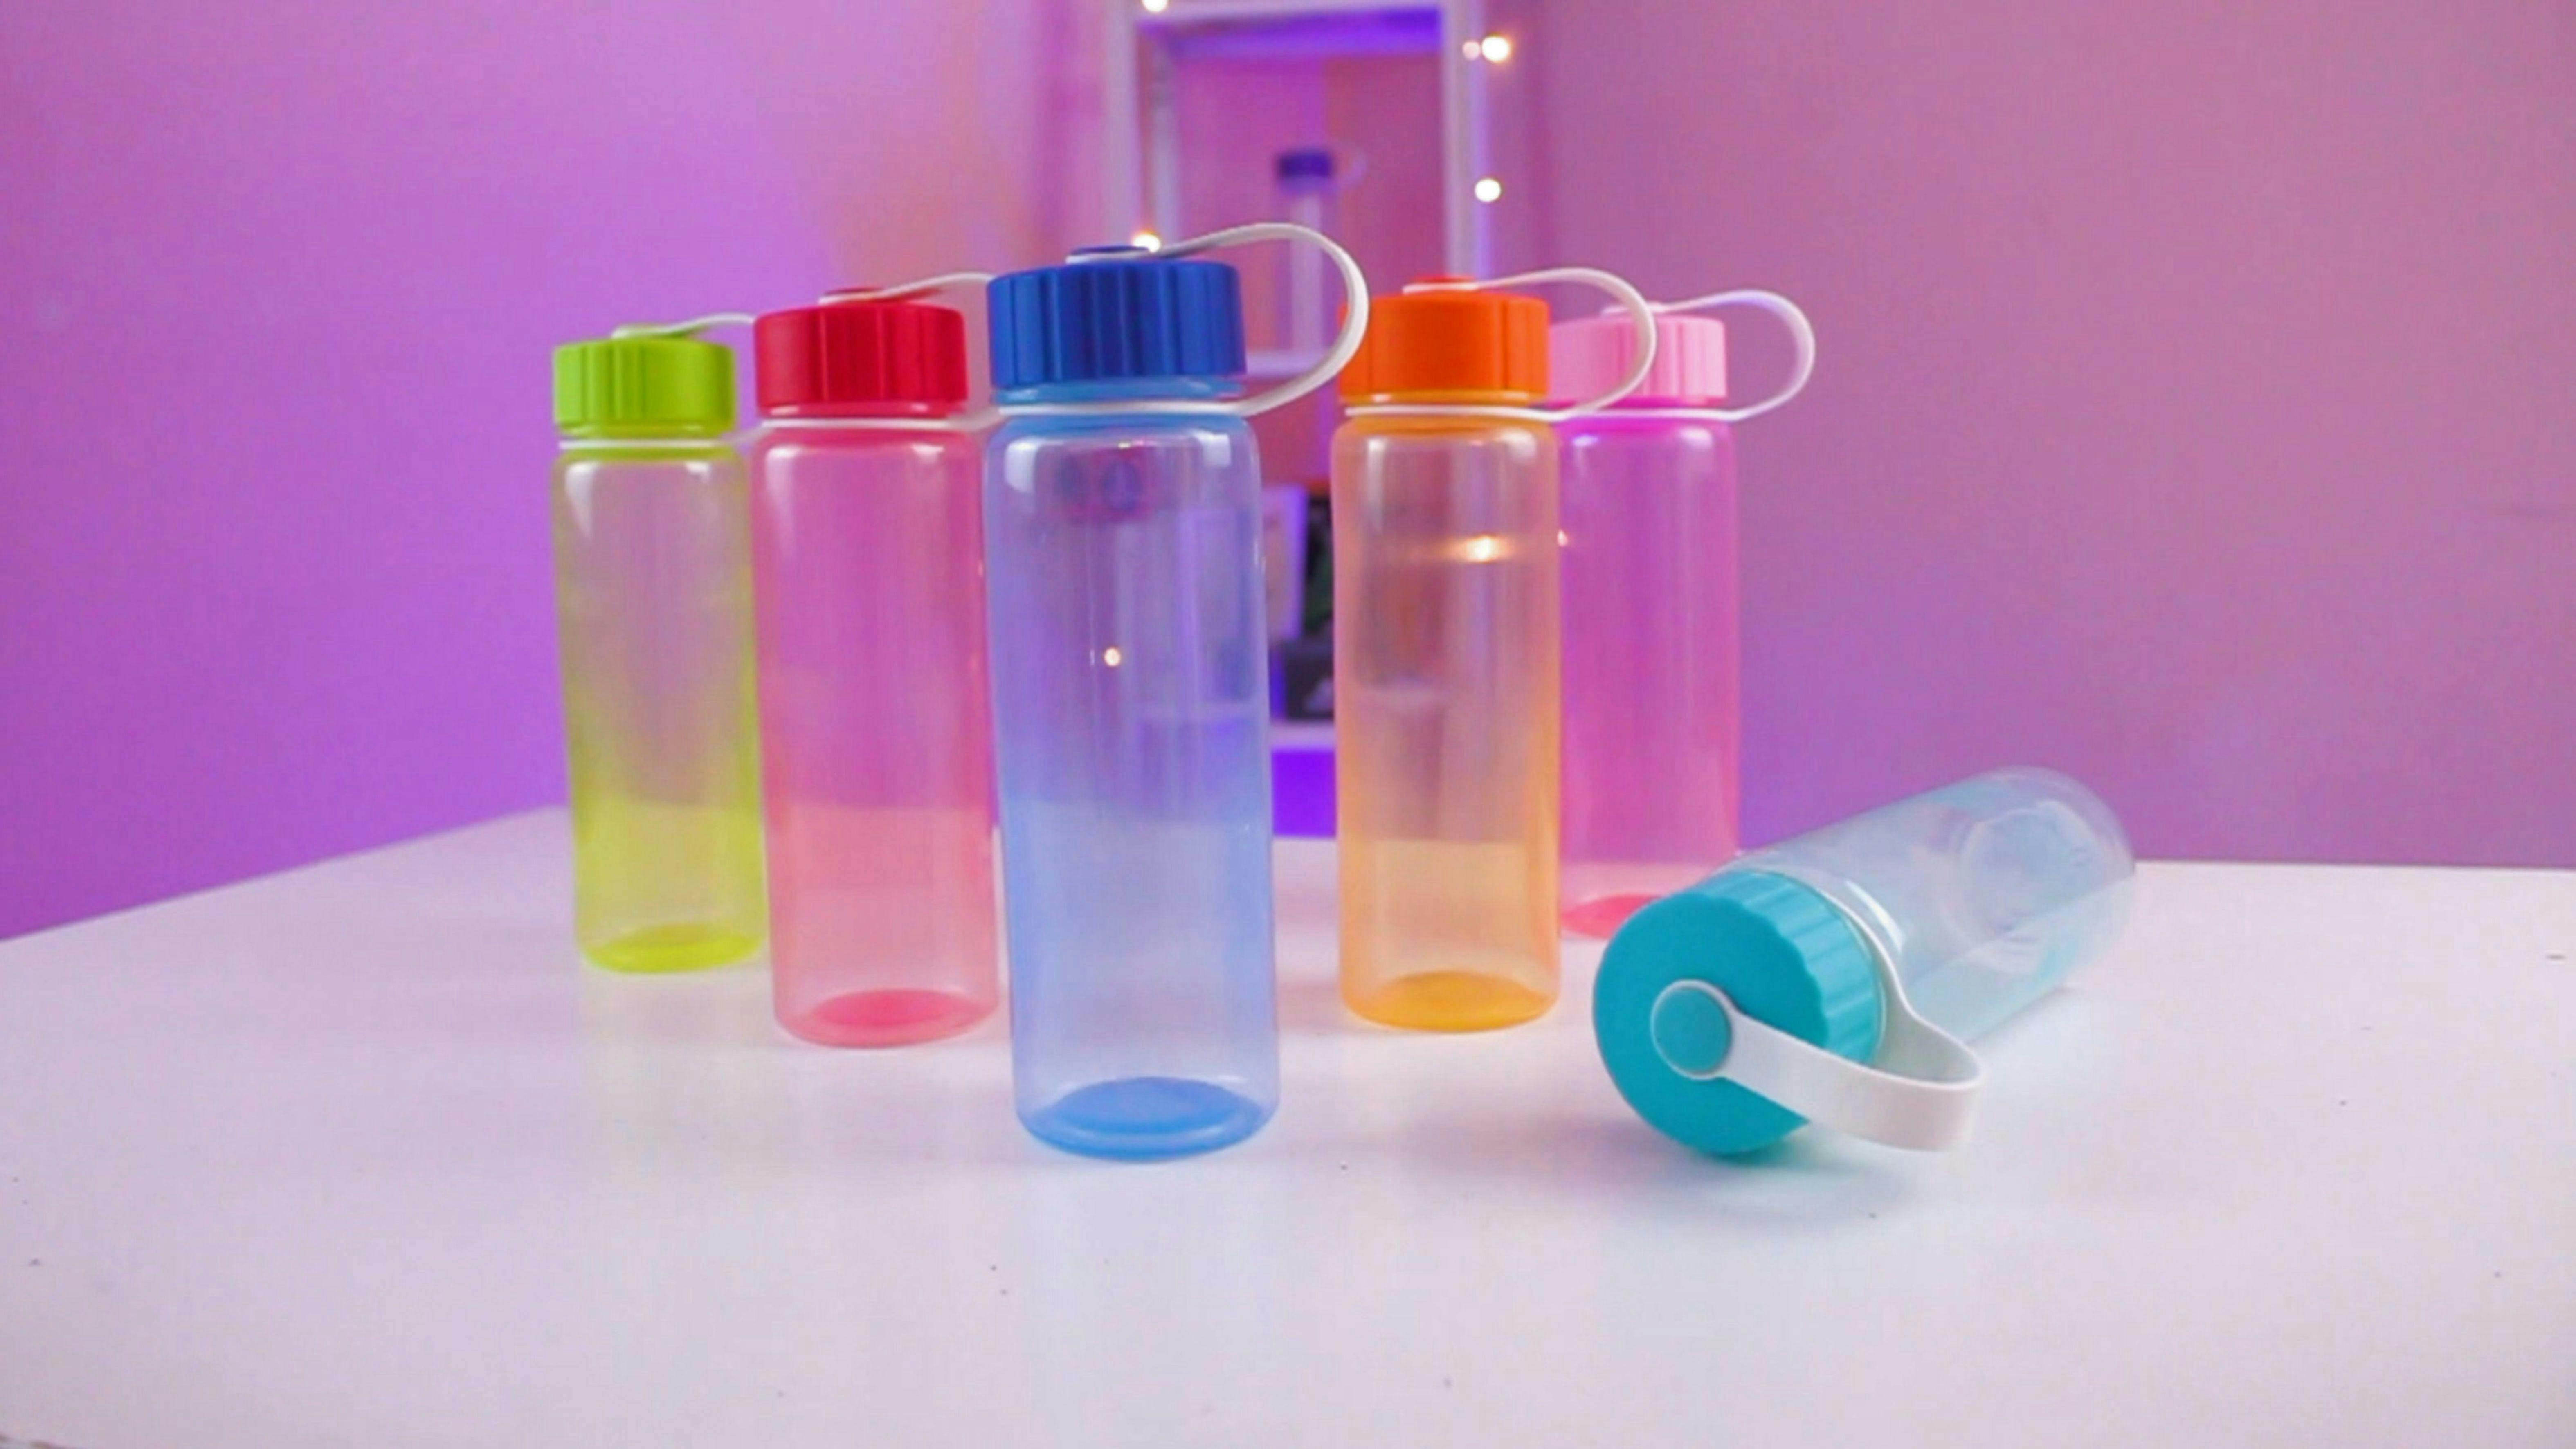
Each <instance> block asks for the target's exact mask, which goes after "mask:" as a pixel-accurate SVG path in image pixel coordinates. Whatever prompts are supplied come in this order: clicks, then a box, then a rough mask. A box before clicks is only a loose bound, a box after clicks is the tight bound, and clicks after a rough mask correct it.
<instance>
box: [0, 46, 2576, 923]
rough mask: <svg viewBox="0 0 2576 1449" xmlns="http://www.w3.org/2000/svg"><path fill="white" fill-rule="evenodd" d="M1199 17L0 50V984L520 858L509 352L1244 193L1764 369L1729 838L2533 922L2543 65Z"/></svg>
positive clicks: (2560, 369)
mask: <svg viewBox="0 0 2576 1449" xmlns="http://www.w3.org/2000/svg"><path fill="white" fill-rule="evenodd" d="M1228 3H1232V0H1159V3H1154V0H734V3H729V4H725V5H720V6H719V5H695V4H677V3H659V4H656V3H624V4H615V5H608V4H570V3H553V0H512V3H508V4H501V3H493V0H446V3H441V4H438V5H421V6H392V5H381V6H379V5H316V4H310V3H299V0H206V3H202V4H197V5H189V6H180V5H170V4H143V3H132V0H11V3H10V4H8V5H6V6H0V297H5V299H6V302H5V324H6V327H7V330H8V334H9V345H8V346H7V347H6V349H5V350H0V443H5V450H0V459H5V470H0V480H5V481H0V489H5V502H6V519H5V524H0V745H5V749H0V935H5V934H11V933H14V932H18V931H24V930H30V929H34V928H37V927H41V926H45V925H48V924H52V923H56V922H61V921H66V920H71V919H75V918H78V917H81V916H86V915H90V914H95V913H97V912H100V911H105V910H110V909H114V908H117V907H120V906H125V905H131V904H135V903H138V902H142V901H146V900H150V899H154V898H157V897H161V896H166V895H170V894H174V893H177V892H181V891H187V890H192V889H197V888H202V887H205V886H209V885H214V884H218V883H221V882H224V881H228V880H232V879H237V878H240V877H243V876H248V875H253V874H258V873H262V872H266V871H271V870H275V869H278V868H281V867H285V866H290V865H294V864H297V863H301V862H305V861H310V860H314V859H318V858H321V857H324V856H327V855H331V854H335V853H340V852H345V851H348V850H352V849H357V848H360V847H365V846H369V845H374V844H379V843H383V842H388V841H392V840H397V839H401V838H404V837H407V836H412V835H417V834H420V833H423V832H427V831H431V830H437V829H441V828H445V827H450V826H456V825H461V824H465V823H468V822H471V821H475V820H480V819H484V818H488V817H491V816H495V815H499V814H503V813H507V812H510V811H516V810H521V809H526V808H530V807H533V806H538V805H542V804H546V803H549V802H554V801H558V800H560V799H561V798H562V794H563V764H562V759H561V752H562V742H561V733H560V722H559V716H558V705H557V695H556V679H555V659H554V634H553V616H552V594H551V580H550V575H549V563H548V545H547V536H546V529H547V523H546V502H545V474H546V469H547V466H548V464H549V462H550V460H551V456H552V453H553V448H554V441H553V433H552V428H551V424H550V419H549V412H548V370H547V352H548V350H549V349H550V348H551V347H552V346H553V345H555V344H557V343H560V342H564V341H568V340H572V339H575V338H579V337H583V336H589V335H596V334H600V333H603V332H604V331H605V330H606V329H608V328H609V327H611V326H613V325H615V324H617V323H620V322H626V321H635V320H650V319H660V318H672V317H680V316H688V315H693V314H696V313H701V312H705V311H709V310H716V309H766V308H771V307H776V306H781V305H787V304H793V303H797V302H800V301H805V300H809V299H810V298H811V297H812V296H813V295H814V294H816V293H817V292H819V291H821V290H822V289H824V288H826V287H829V286H833V285H839V284H844V283H868V282H877V283H883V282H890V281H894V280H898V279H902V278H906V277H910V276H915V275H920V274H925V273H930V272H938V271H945V270H950V269H953V268H958V267H980V268H988V269H1002V268H1012V267H1021V266H1028V265H1033V264H1037V263H1040V262H1043V261H1047V260H1050V259H1053V258H1054V257H1055V256H1057V255H1058V254H1060V253H1061V252H1063V251H1064V250H1066V249H1067V248H1068V247H1071V246H1074V245H1080V244H1084V243H1089V242H1097V241H1104V240H1125V239H1126V238H1128V237H1129V236H1131V235H1132V234H1134V233H1135V232H1137V231H1140V230H1150V229H1156V228H1163V227H1170V228H1177V229H1183V230H1198V229H1204V228H1206V227H1211V226H1216V225H1222V224H1227V223H1232V222H1238V221H1247V220H1255V219H1261V218H1264V217H1271V216H1277V215H1280V214H1282V212H1283V208H1285V207H1287V206H1289V205H1291V204H1293V203H1296V202H1297V201H1299V200H1300V198H1299V197H1297V196H1294V195H1290V194H1288V192H1289V191H1293V190H1294V188H1293V187H1287V188H1286V189H1285V190H1283V178H1282V172H1283V170H1287V171H1296V170H1297V169H1298V167H1295V166H1283V164H1282V163H1281V160H1280V157H1281V155H1282V153H1284V152H1291V151H1297V150H1320V151H1321V152H1323V153H1324V154H1325V156H1326V157H1327V158H1329V163H1330V167H1331V170H1332V172H1333V175H1332V178H1331V185H1330V193H1329V195H1328V196H1326V197H1325V198H1323V199H1324V200H1325V201H1327V202H1328V203H1329V204H1330V206H1331V207H1332V208H1333V210H1334V213H1335V216H1334V220H1335V225H1336V228H1337V230H1338V231H1339V232H1340V233H1341V234H1343V235H1345V236H1346V237H1347V238H1348V239H1349V241H1350V242H1351V244H1352V246H1353V248H1354V250H1355V251H1356V252H1357V253H1358V254H1359V256H1360V258H1361V260H1362V261H1363V262H1364V263H1365V264H1366V265H1367V267H1368V269H1369V271H1370V273H1371V279H1372V282H1373V283H1374V284H1375V285H1376V286H1379V287H1392V286H1396V285H1400V284H1401V283H1402V282H1403V281H1405V280H1406V279H1407V278H1409V277H1412V276H1415V275H1419V274H1423V273H1428V272H1433V271H1438V270H1442V269H1443V268H1444V267H1447V266H1450V265H1452V264H1453V262H1454V259H1455V258H1456V257H1457V256H1458V255H1459V248H1461V247H1466V248H1468V249H1469V252H1468V255H1469V258H1470V260H1471V262H1472V263H1474V264H1478V265H1480V266H1481V267H1482V268H1483V269H1485V270H1488V271H1502V270H1507V269H1512V268H1517V267H1523V266H1529V265H1538V264H1544V263H1555V262H1575V263H1586V264H1592V265H1598V266H1605V267H1610V268H1613V269H1617V270H1620V271H1622V272H1625V273H1627V274H1628V275H1629V276H1630V277H1632V278H1633V279H1634V280H1635V281H1636V282H1638V283H1639V284H1640V285H1641V286H1642V287H1643V288H1644V289H1645V290H1646V291H1647V292H1648V293H1649V294H1650V295H1656V296H1667V297H1670V296H1680V295H1687V294H1693V293H1698V292H1705V291H1710V290H1715V289H1717V288H1720V287H1730V286H1760V287H1769V288H1774V289H1777V290H1780V291H1783V292H1786V293H1788V294H1789V295H1791V296H1793V297H1795V298H1797V299H1799V300H1800V301H1801V302H1802V303H1803V304H1804V305H1805V306H1806V307H1807V309H1808V310H1809V311H1810V312H1811V314H1812V315H1813V316H1814V318H1815V321H1816V325H1817V328H1818V331H1819V333H1820V335H1821V338H1822V357H1821V365H1820V367H1819V370H1818V372H1817V374H1816V378H1815V381H1814V384H1813V386H1812V387H1811V388H1810V389H1809V390H1808V392H1807V393H1806V394H1805V396H1804V397H1802V398H1801V399H1800V400H1799V401H1798V402H1797V403H1796V404H1795V405H1793V406H1791V407H1789V408H1787V409H1785V410H1783V411H1782V412H1780V413H1777V414H1775V415H1773V416H1770V417H1767V418H1764V419H1762V420H1760V421H1758V422H1755V423H1751V424H1748V425H1746V426H1745V428H1744V429H1743V431H1742V434H1741V437H1742V452H1743V464H1742V466H1743V477H1744V496H1743V548H1744V570H1745V613H1744V618H1745V624H1744V628H1745V640H1744V656H1745V662H1744V669H1745V688H1744V699H1745V712H1746V714H1745V746H1744V759H1745V776H1744V778H1745V793H1746V801H1745V828H1746V829H1745V833H1746V837H1747V839H1748V840H1749V841H1752V842H1756V843H1758V842H1762V841H1766V840H1770V839H1774V838H1777V837H1779V836H1781V835H1784V834H1787V833H1790V832H1793V831H1796V830H1799V829H1803V828H1806V827H1808V826H1812V825H1815V824H1818V823H1821V822H1824V821H1826V820H1830V819H1833V818H1835V817H1837V816H1839V815H1842V814H1845V813H1848V812H1850V811H1853V810H1855V809H1858V808H1861V807H1864V806H1866V805H1869V804H1871V803H1874V802H1877V801H1880V800H1884V799H1886V798H1889V797H1891V796H1894V795H1897V794H1901V793H1905V792H1908V791H1911V790H1914V789H1917V788H1920V787H1924V786H1928V785H1931V784H1935V783H1938V782H1941V781H1943V780H1947V779H1950V778H1953V777H1956V776H1960V775H1964V774H1967V773H1970V772H1972V771H1976V770H1981V769H1984V768H1987V767H1990V766H1994V765H1999V764H2005V763H2016V762H2028V763H2040V764H2048V765H2053V766H2056V767H2058V768H2061V769H2064V770H2067V771H2069V772H2071V773H2073V774H2075V775H2077V776H2079V777H2080V778H2083V779H2085V780H2087V781H2088V782H2091V783H2092V784H2094V785H2095V786H2096V787H2097V788H2098V789H2099V790H2100V791H2101V792H2102V793H2103V794H2104V795H2105V796H2106V797H2107V798H2108V799H2109V800H2110V801H2111V802H2112V803H2113V804H2114V805H2115V806H2116V807H2117V808H2118V809H2119V810H2120V812H2121V813H2122V815H2123V816H2124V817H2125V818H2126V819H2127V820H2128V822H2129V824H2130V826H2131V828H2132V831H2133V833H2134V834H2135V836H2136V840H2137V844H2138V846H2139V848H2140V850H2141V852H2142V853H2146V854H2152V855H2160V856H2188V857H2216V858H2231V859H2316V860H2334V861H2398V862H2445V863H2458V864H2479V865H2497V864H2507V865H2510V864H2522V865H2559V866H2567V865H2576V748H2571V745H2570V735H2571V722H2576V408H2571V406H2570V398H2571V395H2576V394H2571V386H2570V384H2571V379H2576V289H2571V279H2576V164H2571V158H2576V9H2571V8H2570V7H2568V6H2565V5H2560V4H2527V3H2506V0H2468V3H2461V4H2454V5H2448V6H2385V7H2355V6H2346V5H2328V4H2324V3H2315V0H2275V3H2271V4H2266V5H2260V6H2244V5H2222V4H2218V3H2212V0H2154V3H2147V0H2106V3H2102V4H2094V5H2066V4H2063V3H2059V0H1954V3H1949V4H1943V5H1917V4H1900V3H1888V0H1852V3H1846V4H1840V5H1815V4H1811V3H1803V0H1733V3H1728V4H1724V5H1715V4H1708V3H1704V0H1521V3H1513V4H1504V3H1489V4H1486V5H1484V6H1483V7H1482V8H1481V13H1480V14H1475V15H1474V16H1473V27H1472V32H1471V33H1469V34H1467V35H1466V36H1465V37H1464V41H1465V43H1463V44H1462V43H1461V37H1460V35H1459V34H1458V33H1457V32H1456V30H1455V29H1454V28H1453V29H1445V30H1444V29H1442V28H1441V25H1442V23H1443V21H1442V18H1441V17H1440V16H1438V15H1435V16H1433V17H1432V19H1431V21H1430V22H1429V23H1430V28H1429V29H1427V30H1426V29H1425V28H1424V24H1425V22H1424V21H1423V20H1422V18H1421V17H1420V16H1419V15H1418V14H1417V15H1414V17H1413V18H1411V19H1408V18H1406V15H1407V13H1409V11H1410V10H1418V9H1429V10H1433V11H1439V10H1442V9H1443V8H1444V7H1441V6H1437V5H1434V6H1428V7H1407V6H1404V5H1400V4H1385V5H1362V6H1357V7H1353V6H1351V5H1348V4H1347V3H1344V4H1341V5H1338V6H1327V7H1326V8H1338V9H1342V10H1353V9H1356V10H1358V11H1360V12H1362V13H1360V14H1356V15H1350V14H1345V15H1340V16H1336V17H1327V19H1326V20H1325V21H1322V22H1317V21H1313V20H1298V19H1295V18H1294V17H1286V18H1283V17H1281V16H1278V15H1265V16H1264V17H1263V18H1262V23H1260V24H1251V23H1228V24H1216V23H1213V22H1212V21H1211V20H1210V19H1209V12H1208V10H1207V7H1208V6H1210V5H1215V6H1216V7H1217V8H1219V9H1222V8H1223V6H1224V5H1226V4H1228ZM1194 4H1195V5H1197V6H1199V7H1200V9H1199V10H1197V11H1194V10H1193V5H1194ZM1131 5H1132V6H1133V7H1134V8H1133V10H1130V9H1128V8H1127V7H1128V6H1131ZM1252 8H1253V9H1256V10H1259V9H1264V8H1265V7H1263V6H1261V5H1259V4H1255V5H1254V6H1253V7H1252ZM1267 8H1268V9H1269V10H1277V9H1281V8H1289V9H1295V8H1311V7H1295V6H1288V7H1280V6H1271V7H1267ZM1471 8H1472V7H1471ZM1449 22H1450V23H1452V24H1453V25H1454V24H1455V23H1456V17H1455V16H1454V15H1451V16H1450V17H1449ZM1487 36H1491V37H1494V38H1496V39H1499V40H1500V41H1501V42H1502V44H1500V45H1499V46H1497V45H1495V44H1492V43H1489V42H1487V41H1485V39H1484V38H1485V37H1487ZM1470 100H1472V106H1470V105H1469V104H1468V102H1469V101H1470ZM1470 112H1471V113H1470ZM1461 126H1464V127H1465V128H1466V129H1465V130H1464V131H1463V132H1462V131H1461V130H1460V129H1459V128H1460V127H1461ZM1462 157H1463V158H1464V159H1463V161H1462V160H1461V158H1462ZM1300 164H1301V165H1302V164H1304V163H1300ZM1461 165H1464V166H1466V167H1467V172H1466V179H1467V180H1468V181H1471V182H1473V183H1476V185H1475V187H1474V190H1473V192H1472V194H1470V195H1467V196H1465V197H1462V196H1460V195H1459V194H1458V192H1457V190H1456V188H1455V187H1454V186H1452V185H1451V182H1450V176H1451V173H1452V172H1453V171H1456V170H1457V168H1458V167H1459V166H1461ZM1298 179H1301V178H1300V177H1296V176H1292V177H1289V178H1288V180H1290V181H1295V180H1298ZM1303 179H1311V177H1307V178H1303ZM1486 183H1490V184H1486ZM1305 199H1306V200H1308V201H1312V200H1313V199H1314V198H1312V197H1311V196H1310V197H1307V198H1305ZM1239 260H1241V262H1242V264H1243V265H1244V267H1245V270H1246V278H1247V293H1248V298H1247V300H1248V309H1249V311H1250V313H1251V314H1252V317H1253V320H1254V325H1255V333H1256V335H1255V344H1256V346H1257V347H1266V348H1267V349H1268V350H1271V351H1274V352H1282V353H1290V352H1293V348H1294V344H1295V342H1296V341H1297V339H1296V338H1295V337H1293V336H1291V335H1289V334H1290V332H1291V331H1292V330H1293V329H1291V328H1289V327H1288V325H1287V324H1286V323H1285V322H1284V321H1279V320H1276V319H1278V316H1279V312H1280V308H1281V303H1280V301H1279V299H1278V297H1277V295H1276V292H1277V290H1278V289H1279V288H1280V287H1283V286H1285V285H1286V283H1285V281H1284V280H1282V278H1283V275H1284V274H1283V273H1282V272H1281V270H1280V267H1279V264H1278V263H1277V261H1276V260H1274V259H1273V258H1270V257H1266V256H1262V255H1259V254H1246V255H1244V256H1243V257H1241V258H1239ZM1569 300H1571V299H1570V298H1569ZM1587 305H1588V303H1587ZM1264 329H1273V330H1270V331H1268V332H1265V331H1264ZM1734 330H1735V333H1736V335H1737V337H1738V338H1739V339H1740V342H1739V346H1738V351H1737V358H1738V361H1737V364H1736V369H1735V370H1736V372H1737V374H1738V376H1739V379H1740V381H1739V391H1743V392H1757V391H1761V390H1764V389H1766V388H1767V386H1768V382H1769V380H1770V379H1772V378H1774V377H1776V376H1777V375H1778V373H1779V370H1780V369H1781V368H1782V367H1783V366H1784V365H1785V364H1784V360H1783V357H1782V356H1781V353H1782V352H1784V351H1785V349H1783V348H1779V347H1778V345H1777V344H1776V343H1774V342H1773V341H1772V339H1770V338H1768V337H1765V336H1763V335H1761V328H1760V326H1759V325H1758V324H1755V323H1747V324H1745V325H1743V326H1741V327H1738V328H1736V329H1734ZM1328 406H1329V404H1326V403H1322V402H1318V403H1317V404H1315V405H1314V406H1313V407H1312V408H1308V409H1302V410H1297V411H1292V412H1290V413H1287V414H1284V415H1282V416H1280V417H1278V418H1276V419H1274V420H1273V421H1272V422H1271V423H1270V424H1268V425H1267V427H1266V431H1265V434H1264V444H1265V452H1266V457H1267V459H1268V462H1269V465H1270V469H1271V472H1272V473H1273V475H1274V477H1276V478H1277V479H1278V480H1279V481H1280V482H1281V483H1282V484H1283V485H1295V484H1299V483H1304V482H1309V481H1313V480H1316V479H1319V478H1320V476H1321V472H1322V462H1321V457H1320V454H1319V453H1317V452H1316V451H1315V445H1316V442H1317V440H1318V439H1319V438H1320V436H1321V434H1322V431H1323V429H1324V427H1325V426H1326V425H1327V424H1328V423H1329V417H1328V416H1327V415H1326V414H1325V409H1326V408H1327V407H1328ZM1311 763H1312V762H1311V761H1310V762H1309V764H1311ZM1281 778H1282V789H1283V791H1285V792H1287V793H1288V795H1289V796H1292V797H1294V798H1283V802H1282V811H1283V816H1282V818H1283V821H1284V822H1285V823H1287V824H1289V825H1293V826H1298V827H1301V828H1310V829H1311V828H1321V826H1322V824H1323V823H1324V821H1326V820H1327V819H1328V807H1329V790H1328V786H1321V785H1319V784H1318V783H1317V781H1318V779H1319V778H1322V777H1319V776H1317V775H1316V774H1315V773H1314V772H1313V771H1312V770H1311V769H1307V768H1303V767H1294V766H1292V767H1290V768H1283V771H1282V776H1281ZM1318 789H1322V790H1324V791H1325V793H1324V794H1322V795H1318V794H1316V793H1315V792H1316V791H1317V790H1318ZM1301 792H1302V793H1301ZM1319 802H1320V803H1319Z"/></svg>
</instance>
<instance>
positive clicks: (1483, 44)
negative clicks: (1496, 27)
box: [1476, 35, 1512, 65]
mask: <svg viewBox="0 0 2576 1449" xmlns="http://www.w3.org/2000/svg"><path fill="white" fill-rule="evenodd" d="M1476 53H1477V54H1478V55H1481V56H1483V57H1484V58H1485V59H1487V60H1490V61H1492V62H1493V63H1494V64H1496V65H1501V64H1502V63H1503V62H1504V61H1507V60H1509V59H1511V58H1512V38H1511V37H1510V36H1508V35H1488V36H1486V37H1485V38H1484V39H1482V40H1480V41H1477V42H1476Z"/></svg>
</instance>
